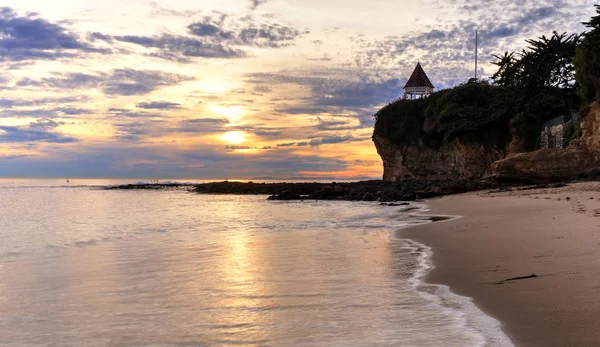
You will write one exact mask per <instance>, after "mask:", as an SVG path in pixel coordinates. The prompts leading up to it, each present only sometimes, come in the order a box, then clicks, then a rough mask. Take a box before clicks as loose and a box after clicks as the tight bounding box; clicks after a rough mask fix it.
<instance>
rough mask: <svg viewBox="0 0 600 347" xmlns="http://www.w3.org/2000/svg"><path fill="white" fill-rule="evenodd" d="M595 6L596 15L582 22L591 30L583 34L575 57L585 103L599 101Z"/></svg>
mask: <svg viewBox="0 0 600 347" xmlns="http://www.w3.org/2000/svg"><path fill="white" fill-rule="evenodd" d="M595 6H596V12H597V13H598V15H597V16H595V17H592V19H591V20H590V21H589V22H588V23H584V24H585V25H586V26H588V27H589V28H591V30H590V31H588V32H586V33H585V34H584V35H583V40H582V42H581V44H580V45H579V46H578V47H577V55H576V58H575V67H576V71H577V73H576V75H577V81H578V82H579V84H580V94H581V97H582V99H583V101H584V103H586V104H589V103H591V102H593V101H600V5H595Z"/></svg>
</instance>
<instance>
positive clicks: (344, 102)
mask: <svg viewBox="0 0 600 347" xmlns="http://www.w3.org/2000/svg"><path fill="white" fill-rule="evenodd" d="M595 3H597V1H591V0H496V1H489V0H488V1H483V0H479V1H476V0H438V1H434V0H420V1H405V0H387V1H383V0H369V1H358V0H325V1H323V0H169V1H162V0H160V1H159V0H155V1H146V0H102V1H100V0H86V1H81V0H55V1H46V0H2V2H1V4H0V177H68V178H77V177H82V178H83V177H86V178H107V177H115V178H180V179H181V178H197V179H225V178H228V179H260V178H263V179H267V178H271V179H286V178H287V179H291V178H294V179H303V180H311V179H340V180H341V179H357V178H367V177H368V178H380V177H381V174H382V171H383V170H382V162H381V159H380V157H379V156H378V154H377V152H376V150H375V147H374V145H373V142H372V140H371V135H372V129H373V114H374V113H375V112H377V110H378V109H379V108H381V107H382V106H384V105H386V104H387V103H389V102H392V101H393V100H395V99H397V98H399V97H400V96H401V94H402V87H403V86H404V83H405V82H406V81H407V79H408V77H410V74H411V72H412V70H413V69H414V66H415V65H416V63H417V62H421V64H422V65H423V67H424V69H425V71H426V72H427V74H428V75H429V78H430V79H431V81H432V82H433V84H434V85H435V87H436V89H437V90H439V89H443V88H449V87H452V86H455V85H457V84H460V83H462V82H465V81H467V80H468V79H469V78H471V77H473V75H474V46H475V30H478V31H479V37H480V50H479V57H480V59H479V75H481V76H488V77H489V76H490V75H491V74H493V72H494V68H493V65H491V64H490V61H492V60H493V58H492V54H502V53H504V52H505V51H514V50H520V49H522V48H524V47H526V42H525V40H526V39H528V38H535V37H539V36H541V35H552V31H554V30H555V31H558V32H561V33H562V32H569V33H573V32H582V31H583V30H584V29H585V27H584V26H583V25H582V24H581V22H585V21H586V20H588V19H589V18H590V17H591V16H592V15H594V13H595V10H594V7H593V5H594V4H595Z"/></svg>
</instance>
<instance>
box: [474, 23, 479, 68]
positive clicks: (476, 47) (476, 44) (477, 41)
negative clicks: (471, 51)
mask: <svg viewBox="0 0 600 347" xmlns="http://www.w3.org/2000/svg"><path fill="white" fill-rule="evenodd" d="M478 48H479V33H478V32H477V30H475V80H477V53H478V52H477V51H478Z"/></svg>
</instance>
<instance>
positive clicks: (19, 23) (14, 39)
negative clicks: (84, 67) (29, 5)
mask: <svg viewBox="0 0 600 347" xmlns="http://www.w3.org/2000/svg"><path fill="white" fill-rule="evenodd" d="M0 38H1V39H0V62H1V61H23V60H37V59H50V60H53V59H58V58H65V57H67V58H69V57H75V56H77V55H79V54H81V53H105V54H106V53H109V52H110V51H109V50H103V49H98V48H95V47H93V46H91V45H90V44H89V43H87V42H85V41H83V40H81V39H80V38H79V37H78V36H77V35H76V34H74V33H72V32H70V31H69V30H68V29H66V28H65V27H63V26H60V25H58V24H55V23H51V22H49V21H47V20H45V19H43V18H39V17H37V15H33V14H29V15H26V16H20V15H19V14H18V13H16V12H15V11H14V10H12V9H11V8H8V7H2V8H0Z"/></svg>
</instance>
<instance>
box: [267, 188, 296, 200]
mask: <svg viewBox="0 0 600 347" xmlns="http://www.w3.org/2000/svg"><path fill="white" fill-rule="evenodd" d="M268 199H269V200H302V196H300V195H299V194H295V193H291V192H288V191H287V190H284V191H282V192H281V193H279V194H275V195H271V196H269V198H268Z"/></svg>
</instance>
